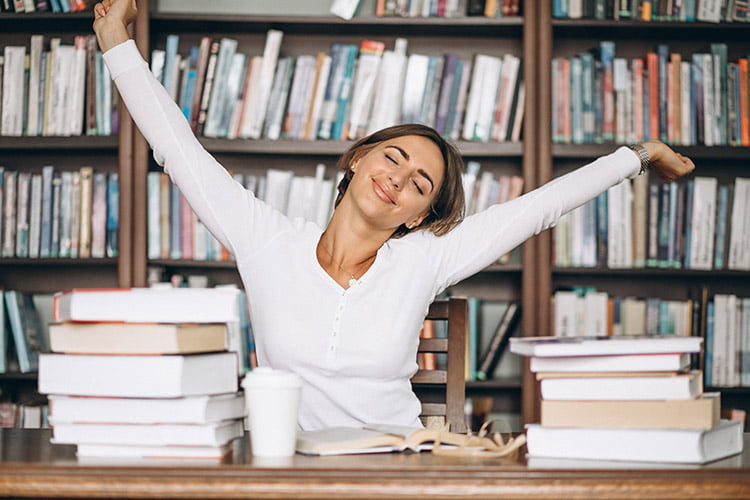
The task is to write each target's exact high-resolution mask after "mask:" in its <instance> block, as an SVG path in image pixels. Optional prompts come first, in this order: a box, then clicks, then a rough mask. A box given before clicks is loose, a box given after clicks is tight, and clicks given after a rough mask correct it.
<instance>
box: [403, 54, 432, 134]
mask: <svg viewBox="0 0 750 500" xmlns="http://www.w3.org/2000/svg"><path fill="white" fill-rule="evenodd" d="M429 62H430V57H429V56H427V55H425V54H409V56H408V58H407V60H406V75H405V78H404V88H403V92H402V94H401V121H402V122H404V123H415V122H418V121H419V113H420V110H421V107H422V96H423V95H424V92H425V88H426V86H427V66H428V65H429Z"/></svg>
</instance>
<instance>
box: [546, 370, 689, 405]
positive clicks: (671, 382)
mask: <svg viewBox="0 0 750 500" xmlns="http://www.w3.org/2000/svg"><path fill="white" fill-rule="evenodd" d="M547 375H548V374H537V377H540V376H542V379H541V381H540V382H539V386H540V394H541V397H542V399H546V400H574V401H599V400H616V401H627V400H633V399H638V400H663V399H691V398H694V397H697V396H699V395H700V394H701V393H702V392H703V377H702V372H701V371H699V370H696V371H692V372H688V373H680V374H674V373H670V372H666V373H663V374H662V373H660V374H646V373H643V374H637V373H632V374H631V373H628V374H624V373H622V374H593V373H592V374H590V376H588V375H586V374H570V376H566V375H564V374H563V375H560V376H557V375H555V376H550V377H549V378H548V377H547Z"/></svg>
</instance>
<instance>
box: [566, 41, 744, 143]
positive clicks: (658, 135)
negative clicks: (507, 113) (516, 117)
mask: <svg viewBox="0 0 750 500" xmlns="http://www.w3.org/2000/svg"><path fill="white" fill-rule="evenodd" d="M552 82H553V84H552V85H553V89H552V95H553V97H552V98H553V101H552V120H553V123H552V130H553V141H554V142H557V143H573V144H582V143H594V142H611V141H615V142H618V143H632V142H638V141H644V140H648V139H658V140H661V141H663V142H668V143H672V144H682V145H706V146H722V145H729V146H750V98H749V97H748V58H747V57H740V58H738V59H737V60H729V59H728V55H727V45H726V44H724V43H712V44H711V45H710V49H709V50H707V51H705V52H703V53H694V54H691V55H689V56H688V55H682V54H680V53H678V52H670V50H669V47H668V46H667V45H665V44H659V45H657V46H656V48H655V49H654V50H652V51H649V52H648V53H646V54H645V55H644V56H643V57H640V58H635V59H630V60H628V59H626V58H623V57H617V56H616V54H615V43H614V42H612V41H606V40H605V41H601V42H600V43H599V45H598V46H597V47H595V48H594V49H592V50H591V51H589V52H586V53H582V54H579V55H576V56H572V57H569V58H566V57H557V58H554V59H553V61H552Z"/></svg>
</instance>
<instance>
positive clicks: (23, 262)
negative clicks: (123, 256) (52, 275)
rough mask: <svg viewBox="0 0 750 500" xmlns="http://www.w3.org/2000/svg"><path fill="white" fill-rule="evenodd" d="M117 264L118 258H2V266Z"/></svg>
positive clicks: (0, 260) (0, 261)
mask: <svg viewBox="0 0 750 500" xmlns="http://www.w3.org/2000/svg"><path fill="white" fill-rule="evenodd" d="M116 264H117V259H116V258H103V259H95V258H86V259H79V258H70V259H67V258H66V259H42V258H39V259H20V258H14V257H2V258H0V268H2V267H5V266H29V267H32V266H84V267H96V266H114V265H116Z"/></svg>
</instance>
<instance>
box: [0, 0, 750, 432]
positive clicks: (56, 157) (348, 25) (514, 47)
mask: <svg viewBox="0 0 750 500" xmlns="http://www.w3.org/2000/svg"><path fill="white" fill-rule="evenodd" d="M156 3H157V2H156V0H151V1H150V2H149V1H148V0H145V1H139V18H138V20H137V23H136V25H135V28H134V30H133V35H134V38H135V39H136V41H137V44H138V46H139V48H140V50H141V52H142V54H143V55H144V56H145V57H146V59H148V58H149V55H150V52H151V50H152V49H153V48H164V45H165V39H166V36H167V35H168V34H172V33H176V34H179V35H180V37H181V45H182V44H183V43H184V44H185V45H184V46H187V44H189V43H193V42H195V41H196V40H198V39H199V38H200V36H201V35H204V34H210V35H212V36H214V37H218V36H222V35H226V36H230V37H233V38H236V39H238V41H239V48H238V50H240V51H243V52H245V53H248V54H250V53H259V52H260V50H261V49H262V46H263V42H264V40H265V35H266V32H267V31H268V30H269V29H272V28H273V29H280V30H282V31H283V32H284V42H283V44H282V52H285V53H288V54H289V55H299V54H302V53H315V52H317V51H327V50H328V49H329V47H330V44H331V43H332V42H333V41H344V42H350V43H357V42H359V41H361V40H362V39H365V38H373V39H379V40H383V41H385V42H386V44H387V46H388V47H389V48H390V47H391V46H392V42H393V40H394V39H395V38H397V37H403V38H406V39H407V40H408V42H409V48H408V52H417V53H429V54H442V53H444V52H446V51H447V48H450V50H452V51H455V52H457V53H459V54H461V55H463V56H464V57H465V58H468V57H469V56H468V55H469V54H474V53H477V52H483V51H485V49H486V51H487V52H490V53H495V54H503V53H507V52H510V53H513V54H515V55H518V56H521V57H522V58H523V60H524V65H523V73H524V74H523V79H524V82H525V84H526V108H525V117H524V124H523V133H522V139H523V141H522V143H519V144H512V143H511V144H509V143H496V142H488V143H484V142H468V141H458V142H457V147H458V148H459V150H460V151H461V152H462V153H463V154H464V156H465V158H466V159H468V160H477V161H480V162H481V163H482V167H483V168H485V167H486V168H490V169H492V170H493V171H496V172H499V173H500V172H502V173H514V174H519V175H522V176H523V178H524V190H525V191H528V190H531V189H533V188H535V187H538V186H540V185H541V184H543V183H545V182H547V181H549V180H551V179H552V178H553V177H555V176H557V175H559V174H560V173H562V172H565V171H568V170H570V169H572V168H574V167H575V166H578V165H581V164H583V163H585V162H588V161H590V160H593V159H594V158H596V157H598V156H600V155H603V154H607V153H609V152H611V151H613V150H614V149H615V148H616V147H617V144H615V143H607V144H557V143H554V142H553V131H552V129H551V123H552V74H551V61H552V59H553V58H554V57H557V56H559V55H571V54H574V53H577V52H581V51H587V50H589V49H591V48H592V47H594V45H595V44H596V43H598V42H599V41H601V40H613V41H615V42H616V44H617V49H618V55H619V54H623V55H624V56H625V57H628V58H633V57H641V56H642V55H643V54H644V53H645V50H646V49H648V48H652V47H653V46H654V45H655V44H656V43H666V44H667V45H668V46H670V48H671V47H676V48H679V50H680V51H682V52H684V53H693V52H697V51H700V50H706V49H707V47H708V45H709V43H711V42H725V43H727V44H728V46H729V52H730V57H734V56H735V54H746V53H747V52H748V50H750V44H749V42H748V38H747V30H748V28H747V24H743V23H721V24H712V23H695V22H639V21H622V20H621V21H610V20H606V21H596V20H585V19H582V20H561V19H553V18H552V13H551V2H547V1H542V2H536V1H531V0H527V1H525V2H523V4H524V5H523V7H522V8H523V16H521V17H512V18H484V17H481V16H480V17H466V16H459V17H455V18H397V17H384V18H374V17H355V18H354V19H352V20H351V21H343V20H341V19H338V18H335V17H320V18H316V17H306V16H293V15H292V16H282V15H275V16H248V15H237V16H235V15H198V14H196V15H192V14H174V13H159V12H158V11H157V9H156V8H155V4H156ZM91 16H92V15H91V12H90V11H87V12H82V13H74V14H52V13H46V14H40V13H36V14H0V43H2V44H11V43H13V44H16V43H19V44H20V43H28V38H29V36H30V34H32V33H34V32H41V33H45V34H46V33H49V34H56V35H57V34H59V35H62V36H63V37H64V39H65V40H69V39H72V36H73V35H74V34H88V33H90V32H91ZM200 140H201V143H202V144H203V145H204V146H205V147H206V148H207V149H208V150H209V151H210V152H211V153H212V154H215V155H216V156H217V158H219V160H220V161H222V162H225V164H226V165H227V166H228V167H230V168H232V169H238V170H240V171H262V170H264V169H266V168H268V167H269V166H274V167H277V166H278V167H282V168H290V169H294V170H295V171H299V172H312V171H313V168H314V166H315V165H316V164H317V163H320V162H322V163H325V164H326V165H327V166H328V168H329V174H330V172H331V171H332V170H333V166H334V162H335V159H336V158H337V157H338V156H339V155H340V154H341V153H342V152H343V151H345V150H346V148H347V147H348V146H349V145H350V144H351V142H350V141H335V140H334V141H322V140H316V141H292V140H267V139H260V140H239V139H237V140H227V139H212V138H205V137H204V138H201V139H200ZM676 149H678V150H679V151H681V152H683V153H684V154H686V155H688V156H690V157H691V158H693V159H695V160H696V163H697V164H698V168H699V170H700V173H701V174H705V175H716V176H721V177H722V178H724V179H728V178H732V177H735V176H741V175H742V176H744V175H745V172H746V169H747V162H748V160H750V148H749V147H729V146H715V147H706V146H678V147H676ZM0 152H2V153H3V155H4V160H3V162H4V164H5V166H6V168H14V167H15V165H21V166H22V167H23V168H30V169H33V168H36V167H35V165H37V166H38V165H42V164H44V162H52V163H53V164H55V165H60V166H61V168H64V167H67V168H74V167H77V166H81V165H82V163H81V162H82V161H85V160H90V161H91V162H92V163H93V164H94V165H107V168H109V169H112V170H115V169H116V170H117V171H118V172H119V173H120V233H119V246H120V252H119V256H118V258H117V259H91V260H87V261H79V260H66V259H0V285H1V286H3V287H5V288H6V289H10V288H15V287H18V288H22V289H24V290H28V291H54V290H57V289H60V288H68V287H73V286H143V285H146V284H147V282H148V276H149V269H150V268H156V269H157V270H158V271H160V272H163V273H164V275H170V274H185V275H189V274H205V275H207V276H209V278H210V280H211V281H212V282H213V283H237V282H238V279H239V278H238V275H237V273H236V271H235V269H234V265H233V263H232V262H206V261H192V260H170V259H158V260H149V259H148V257H147V247H146V244H147V240H148V238H147V236H148V235H147V212H146V209H147V188H146V180H147V174H148V172H149V171H153V170H156V166H155V165H154V164H153V159H152V158H151V151H150V149H149V147H148V144H146V142H145V140H144V139H143V138H142V137H141V135H140V134H139V133H138V132H137V131H136V130H134V128H133V125H132V123H131V121H130V120H129V118H128V116H127V112H126V111H125V110H124V109H123V110H122V113H121V123H120V134H119V137H114V136H112V137H5V136H3V137H0ZM63 153H64V154H63ZM553 245H554V243H553V238H552V232H551V231H546V232H544V233H542V234H540V235H539V236H537V237H534V238H532V239H530V240H529V241H528V242H527V243H526V244H524V245H523V246H522V248H521V249H519V250H517V253H516V256H515V257H516V258H515V261H514V262H513V263H512V264H509V265H504V266H491V267H489V268H487V269H486V270H484V271H483V272H481V273H480V274H478V275H477V276H475V277H472V278H470V279H467V280H466V281H465V282H464V283H461V284H460V285H459V286H457V287H456V292H457V293H460V294H462V295H473V296H480V297H483V298H488V299H493V300H520V301H521V304H522V308H523V311H524V314H523V315H522V326H521V329H522V331H523V332H524V334H525V335H544V334H547V332H549V328H550V324H551V315H552V311H551V305H550V297H551V296H552V294H553V291H554V290H555V289H556V288H557V287H559V286H573V285H589V284H591V285H594V286H597V288H601V289H604V290H608V291H612V292H613V293H618V294H620V293H621V292H622V293H623V294H624V293H632V294H636V293H640V294H644V292H645V291H649V290H655V291H657V292H662V291H663V292H664V294H665V296H670V297H671V296H674V297H687V296H688V295H690V294H693V293H694V292H695V290H697V289H699V288H700V286H702V285H707V286H709V288H710V289H711V290H712V293H713V292H715V291H721V292H727V293H737V294H740V295H744V296H747V295H749V294H750V288H749V287H748V285H747V283H748V280H747V277H748V273H747V272H741V271H730V270H718V271H695V270H671V269H669V270H665V269H626V270H613V269H601V268H557V267H555V266H554V265H553V258H552V256H553V248H554V246H553ZM14 380H15V379H13V377H6V378H0V381H2V383H3V384H5V383H6V382H7V383H13V381H14ZM467 387H468V390H469V394H479V395H486V394H496V395H503V394H505V395H507V394H510V395H511V399H512V400H513V401H515V402H516V403H517V405H516V406H517V407H520V408H521V409H522V413H523V420H524V421H526V422H531V421H537V420H538V416H539V413H538V403H539V401H538V396H537V394H536V383H535V381H534V379H533V377H532V376H531V374H530V373H529V372H528V370H525V371H524V373H523V375H522V377H521V379H520V380H518V379H514V380H510V381H509V380H500V381H488V382H471V383H469V384H468V386H467ZM721 390H722V392H723V393H724V394H727V397H728V401H731V403H732V404H736V405H744V406H745V407H747V406H748V405H750V397H748V392H747V390H745V389H744V388H737V389H734V388H721Z"/></svg>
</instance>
